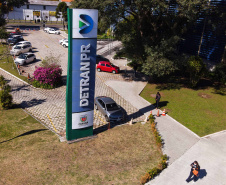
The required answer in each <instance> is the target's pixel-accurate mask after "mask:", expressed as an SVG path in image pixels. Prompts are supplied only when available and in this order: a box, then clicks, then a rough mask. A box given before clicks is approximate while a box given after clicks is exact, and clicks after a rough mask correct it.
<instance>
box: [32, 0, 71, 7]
mask: <svg viewBox="0 0 226 185" xmlns="http://www.w3.org/2000/svg"><path fill="white" fill-rule="evenodd" d="M28 2H29V4H30V5H46V6H57V5H58V4H59V3H60V2H61V1H43V0H28ZM65 3H66V4H67V5H68V6H70V5H71V3H70V2H65Z"/></svg>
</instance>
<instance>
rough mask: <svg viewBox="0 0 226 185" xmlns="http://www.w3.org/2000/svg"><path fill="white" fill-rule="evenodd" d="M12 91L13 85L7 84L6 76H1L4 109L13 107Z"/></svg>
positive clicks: (1, 96) (1, 95) (0, 96)
mask: <svg viewBox="0 0 226 185" xmlns="http://www.w3.org/2000/svg"><path fill="white" fill-rule="evenodd" d="M10 91H11V87H10V86H9V85H7V82H6V80H5V78H4V77H3V76H2V75H1V76H0V104H1V106H2V108H3V109H9V108H11V107H12V105H13V103H12V100H13V97H12V95H11V94H9V93H10Z"/></svg>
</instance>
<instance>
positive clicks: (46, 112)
mask: <svg viewBox="0 0 226 185" xmlns="http://www.w3.org/2000/svg"><path fill="white" fill-rule="evenodd" d="M40 32H41V34H42V35H44V36H48V37H50V39H49V40H50V41H52V42H53V43H55V44H57V47H58V48H59V47H61V48H60V51H63V52H61V53H60V52H58V54H59V59H60V62H61V63H60V65H61V67H62V69H63V76H64V75H66V72H67V49H66V48H63V47H62V46H61V45H59V44H58V43H56V41H55V40H53V38H52V36H53V37H56V36H58V35H48V34H46V33H44V32H43V31H40ZM42 32H43V33H44V34H43V33H42ZM36 33H37V32H36ZM36 33H34V32H31V33H30V35H34V34H36ZM27 34H28V33H27ZM58 37H59V36H58ZM25 38H26V36H25ZM39 41H40V42H41V43H42V44H41V46H44V48H42V50H43V49H44V52H46V53H45V54H46V55H47V54H48V53H51V55H53V56H54V54H53V52H57V51H52V48H50V47H46V44H45V43H44V41H43V40H41V39H39ZM50 41H49V42H50ZM32 44H33V43H32ZM106 44H109V42H106V41H100V42H98V47H97V48H98V49H97V52H98V54H100V53H102V54H103V53H106V51H105V50H108V48H109V46H108V45H106ZM110 44H111V47H112V45H113V44H112V43H110ZM114 45H115V46H119V45H120V44H119V42H118V41H115V42H114ZM33 47H34V46H33ZM36 50H38V49H34V51H36ZM99 51H100V53H99ZM40 55H41V53H40V54H38V53H36V56H40ZM42 56H43V57H41V59H43V58H44V56H45V55H43V54H42ZM47 56H49V55H47ZM55 56H57V55H56V53H55ZM37 58H38V57H37ZM61 59H63V60H61ZM40 62H41V60H40V59H39V60H38V62H36V63H35V65H36V66H37V65H38V64H39V63H40ZM35 65H34V64H32V63H31V64H28V65H26V66H22V67H21V70H24V71H25V73H24V74H23V75H25V76H26V75H27V74H28V73H29V74H31V76H32V74H33V71H34V69H35ZM0 75H3V76H4V77H5V78H6V79H7V80H8V81H9V85H10V86H11V88H12V92H11V94H12V96H13V101H14V102H15V103H16V104H20V105H21V106H22V107H23V108H24V109H26V111H28V112H29V113H30V114H31V115H32V116H34V117H35V118H37V119H38V120H40V121H41V122H42V123H43V124H45V125H46V126H47V127H48V128H50V129H51V130H52V131H53V132H56V133H57V134H60V135H62V134H63V135H64V132H65V129H66V119H65V115H66V102H65V98H66V86H65V85H64V86H62V87H59V88H56V89H53V90H45V89H39V88H34V87H32V86H30V85H29V84H26V83H24V82H22V81H20V80H18V79H17V78H14V77H13V76H12V75H10V74H7V73H6V72H4V71H3V70H0ZM106 79H115V80H116V79H117V80H120V81H122V80H124V78H123V77H122V75H120V74H112V73H105V72H101V73H97V75H96V88H95V96H109V97H111V98H113V99H114V100H115V101H116V102H117V103H118V104H119V105H120V106H121V107H122V108H123V109H124V110H125V112H126V114H127V116H126V119H125V122H124V123H127V122H129V121H130V120H131V118H133V119H134V121H135V122H138V121H143V120H144V119H145V116H144V115H143V114H142V113H141V112H140V111H139V110H138V109H137V108H135V107H134V106H132V105H131V104H130V103H129V102H128V101H126V100H125V99H124V98H122V97H121V96H120V95H119V94H117V93H116V92H115V91H114V90H113V89H112V88H111V87H109V86H107V85H106V84H105V80H106ZM48 116H49V117H50V119H51V121H52V123H53V124H52V123H51V121H50V119H49V118H48ZM105 124H107V123H106V121H105V118H104V117H103V115H102V114H101V113H100V112H99V111H95V113H94V128H98V127H99V126H103V125H105ZM119 124H122V123H119Z"/></svg>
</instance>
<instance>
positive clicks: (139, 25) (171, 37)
mask: <svg viewBox="0 0 226 185" xmlns="http://www.w3.org/2000/svg"><path fill="white" fill-rule="evenodd" d="M208 3H209V0H123V1H122V0H96V1H93V0H74V1H73V2H72V7H73V8H88V9H89V8H90V9H98V10H99V21H100V24H99V25H101V28H100V27H99V29H103V30H107V28H109V27H110V25H111V26H112V25H113V27H114V28H115V30H114V31H115V36H116V38H117V39H119V40H121V41H122V43H123V46H124V51H125V54H126V55H127V57H128V58H130V59H131V60H132V61H133V63H136V64H137V65H139V66H140V69H141V70H142V71H143V72H144V73H145V74H147V75H153V69H154V68H155V66H156V65H158V66H159V68H160V67H161V66H162V70H156V68H155V71H156V73H155V75H157V74H158V76H161V75H168V74H169V73H172V72H173V71H175V70H176V69H177V67H178V66H177V64H178V63H179V62H178V60H175V58H180V57H176V56H178V55H179V53H178V44H179V43H180V41H181V39H183V35H184V34H185V33H186V32H187V31H188V30H189V28H191V26H194V25H195V24H197V20H198V19H199V18H200V17H202V18H203V17H205V15H207V14H208V15H209V14H210V13H211V11H210V9H211V8H212V7H209V4H208ZM211 10H213V8H212V9H211ZM166 68H167V69H166ZM160 71H161V72H160Z"/></svg>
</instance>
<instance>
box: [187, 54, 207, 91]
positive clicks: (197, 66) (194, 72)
mask: <svg viewBox="0 0 226 185" xmlns="http://www.w3.org/2000/svg"><path fill="white" fill-rule="evenodd" d="M187 70H188V72H189V73H190V85H191V87H196V85H197V84H198V82H199V80H200V79H201V77H202V76H203V75H204V73H205V72H206V65H205V64H204V62H203V60H202V59H201V58H200V57H199V56H191V57H190V58H189V59H188V63H187Z"/></svg>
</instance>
